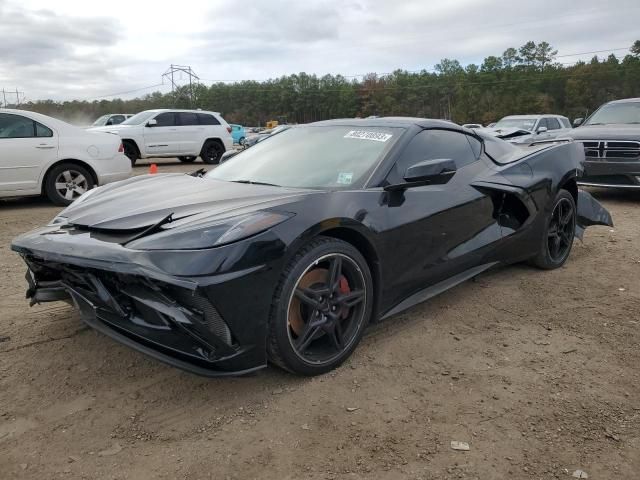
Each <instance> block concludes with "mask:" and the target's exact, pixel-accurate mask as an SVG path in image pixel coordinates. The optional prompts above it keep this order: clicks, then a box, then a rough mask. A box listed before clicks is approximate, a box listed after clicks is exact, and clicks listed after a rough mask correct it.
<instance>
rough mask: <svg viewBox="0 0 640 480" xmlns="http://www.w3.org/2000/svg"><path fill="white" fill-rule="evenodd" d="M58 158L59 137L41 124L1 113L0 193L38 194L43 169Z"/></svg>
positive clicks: (23, 117) (21, 116) (26, 118)
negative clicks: (34, 192) (36, 192)
mask: <svg viewBox="0 0 640 480" xmlns="http://www.w3.org/2000/svg"><path fill="white" fill-rule="evenodd" d="M57 157H58V137H57V135H56V134H55V132H54V131H53V130H52V129H50V128H48V127H47V126H45V125H42V124H41V123H39V122H35V121H34V120H32V119H30V118H28V117H25V116H23V115H16V114H13V113H0V191H2V192H17V191H25V193H30V192H33V191H38V189H39V186H38V179H39V177H40V174H41V171H42V169H43V168H44V167H45V166H46V165H49V164H50V163H51V162H52V161H55V160H56V159H57Z"/></svg>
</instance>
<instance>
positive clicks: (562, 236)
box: [547, 198, 576, 262]
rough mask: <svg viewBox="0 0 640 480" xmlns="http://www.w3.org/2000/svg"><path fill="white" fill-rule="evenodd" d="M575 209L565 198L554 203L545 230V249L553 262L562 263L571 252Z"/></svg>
mask: <svg viewBox="0 0 640 480" xmlns="http://www.w3.org/2000/svg"><path fill="white" fill-rule="evenodd" d="M575 228H576V226H575V208H574V206H573V203H572V202H571V201H569V200H568V199H567V198H561V199H560V200H559V201H558V203H556V205H555V207H554V209H553V213H552V214H551V222H550V224H549V228H548V229H547V247H548V248H549V256H550V257H551V260H553V261H554V262H561V261H563V260H564V259H565V258H566V257H567V256H568V255H569V251H570V250H571V245H572V244H573V235H574V232H575Z"/></svg>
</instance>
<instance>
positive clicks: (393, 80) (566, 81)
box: [20, 40, 640, 125]
mask: <svg viewBox="0 0 640 480" xmlns="http://www.w3.org/2000/svg"><path fill="white" fill-rule="evenodd" d="M565 58H566V57H565ZM628 97H640V40H638V41H636V42H635V43H634V44H633V45H632V46H631V48H630V49H629V53H627V54H626V55H624V56H623V57H622V58H619V57H617V56H616V55H613V54H611V55H609V56H608V57H606V58H599V57H597V56H594V57H593V58H592V59H591V61H588V62H583V61H579V62H576V63H572V64H563V63H561V62H558V61H557V50H555V49H554V48H553V47H552V46H551V45H550V44H549V43H547V42H544V41H543V42H540V43H536V42H533V41H530V42H527V43H525V44H524V45H522V46H521V47H520V48H508V49H507V50H505V51H504V52H503V53H502V55H497V56H494V55H492V56H488V57H487V58H485V59H484V61H483V62H482V64H480V65H476V64H470V65H466V66H463V65H461V64H460V62H459V61H458V60H454V59H448V58H445V59H443V60H441V61H440V63H438V64H437V65H436V66H435V67H434V68H433V69H432V70H427V69H424V70H421V71H417V72H409V71H405V70H396V71H394V72H392V73H390V74H376V73H371V74H368V75H365V76H364V77H362V78H360V79H357V78H351V79H349V78H347V77H344V76H342V75H324V76H318V75H309V74H307V73H298V74H293V75H287V76H283V77H280V78H276V79H271V80H267V81H263V82H258V81H250V80H247V81H241V82H236V83H214V84H212V85H209V86H207V85H204V84H196V85H195V86H194V87H193V88H192V89H189V87H181V88H179V89H177V90H176V91H175V92H173V93H167V94H162V93H160V92H154V93H151V94H148V95H145V96H142V97H139V98H134V99H131V100H123V99H119V98H117V99H113V100H99V101H98V100H95V101H79V100H74V101H64V102H56V101H53V100H40V101H34V102H28V103H25V104H22V105H21V106H20V108H23V109H26V110H32V111H37V112H40V113H44V114H46V115H51V116H54V117H58V118H62V119H66V120H69V121H72V122H75V123H86V122H87V121H88V119H91V121H92V120H93V119H95V118H97V117H99V116H100V115H103V114H105V113H137V112H139V111H142V110H147V109H152V108H201V109H203V110H214V111H219V112H221V113H222V114H223V115H224V117H225V119H226V120H227V121H228V122H230V123H240V124H244V125H264V123H265V122H266V121H268V120H280V121H281V122H288V123H308V122H313V121H317V120H325V119H330V118H348V117H367V116H370V115H378V116H390V115H394V116H395V115H398V116H399V115H402V116H415V117H426V118H444V119H450V120H453V121H455V122H457V123H471V122H474V123H475V122H478V123H483V124H487V123H489V122H493V121H496V120H498V119H500V118H501V117H503V116H505V115H509V114H535V113H557V114H563V115H566V116H568V117H569V118H572V119H573V118H575V117H584V116H586V115H588V114H589V113H590V112H592V111H593V110H594V109H596V108H597V107H598V106H599V105H601V104H602V103H604V102H606V101H609V100H614V99H618V98H628ZM79 119H82V121H80V120H79ZM85 119H86V120H85Z"/></svg>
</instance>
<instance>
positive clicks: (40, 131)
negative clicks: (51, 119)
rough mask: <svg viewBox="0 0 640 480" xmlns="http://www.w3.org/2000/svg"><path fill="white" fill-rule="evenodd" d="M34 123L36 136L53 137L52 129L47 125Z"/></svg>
mask: <svg viewBox="0 0 640 480" xmlns="http://www.w3.org/2000/svg"><path fill="white" fill-rule="evenodd" d="M35 124H36V137H53V131H52V130H51V129H50V128H49V127H45V126H44V125H42V124H41V123H38V122H35Z"/></svg>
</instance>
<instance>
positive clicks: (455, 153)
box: [391, 130, 479, 183]
mask: <svg viewBox="0 0 640 480" xmlns="http://www.w3.org/2000/svg"><path fill="white" fill-rule="evenodd" d="M478 156H479V153H478V154H477V155H476V153H475V152H474V149H473V148H472V146H471V143H470V141H469V140H467V135H465V134H464V133H461V132H453V131H451V130H423V131H422V132H420V133H418V134H417V135H416V136H415V137H413V138H412V139H411V141H410V142H409V144H408V145H407V146H406V147H405V149H404V150H403V152H402V154H401V156H400V158H399V159H398V161H397V162H396V165H395V169H394V170H395V172H394V174H393V182H391V183H397V182H401V181H402V178H404V174H405V172H406V171H407V168H409V167H410V166H412V165H415V164H416V163H419V162H422V161H424V160H436V159H445V158H448V159H451V160H453V161H454V162H455V164H456V167H457V168H462V167H464V166H465V165H469V164H470V163H473V162H475V161H476V160H477V159H478Z"/></svg>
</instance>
